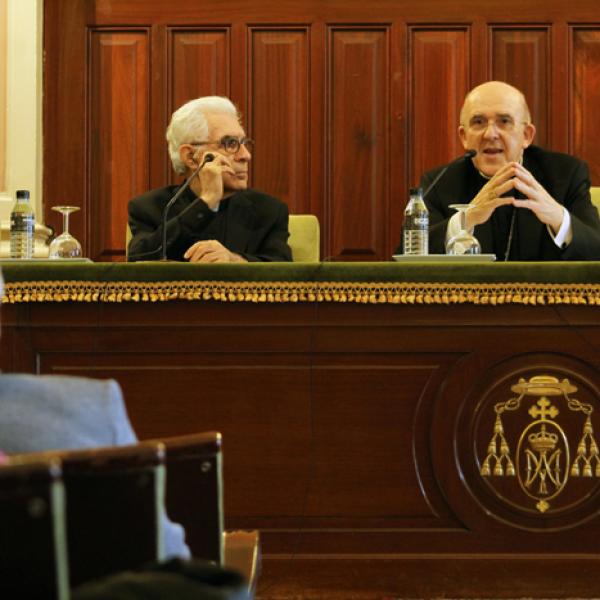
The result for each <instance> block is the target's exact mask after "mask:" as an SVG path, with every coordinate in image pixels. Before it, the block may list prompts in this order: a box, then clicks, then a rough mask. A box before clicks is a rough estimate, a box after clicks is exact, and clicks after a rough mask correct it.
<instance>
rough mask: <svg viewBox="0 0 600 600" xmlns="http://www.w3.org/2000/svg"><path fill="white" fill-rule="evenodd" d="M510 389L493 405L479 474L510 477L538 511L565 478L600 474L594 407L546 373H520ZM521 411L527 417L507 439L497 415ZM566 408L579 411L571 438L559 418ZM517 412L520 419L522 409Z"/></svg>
mask: <svg viewBox="0 0 600 600" xmlns="http://www.w3.org/2000/svg"><path fill="white" fill-rule="evenodd" d="M511 391H512V392H514V393H515V394H516V397H513V398H510V399H509V400H506V401H503V402H498V403H496V404H495V405H494V411H495V413H496V418H495V421H494V427H493V432H492V436H491V439H490V442H489V444H488V447H487V455H486V456H485V457H484V458H483V461H482V463H481V468H480V474H481V476H482V477H485V478H496V477H515V479H516V482H518V485H519V486H520V488H521V489H522V491H523V492H524V493H525V494H526V495H527V496H528V497H529V498H531V500H532V502H533V503H535V507H536V508H537V510H538V511H540V512H542V513H544V512H546V511H547V510H548V509H549V508H550V506H551V502H552V500H553V499H555V498H557V497H558V496H559V495H560V494H562V493H563V492H564V491H565V489H566V488H567V486H568V485H569V479H570V478H572V477H573V478H574V477H598V478H600V456H599V451H598V444H597V443H596V440H595V438H594V430H593V426H592V413H593V410H594V409H593V407H592V406H591V405H590V404H586V403H584V402H580V401H579V400H577V399H576V398H574V397H573V394H575V393H576V392H577V388H576V387H575V386H574V385H572V384H571V383H570V382H569V380H568V379H562V380H559V379H558V378H556V377H552V376H550V375H537V376H534V377H531V378H530V379H529V380H526V379H523V378H521V379H519V381H518V383H516V384H515V385H513V386H511ZM523 411H525V412H526V414H528V415H529V419H528V420H527V421H526V424H525V425H524V426H522V429H521V431H520V432H519V433H518V435H516V436H514V437H513V439H509V437H508V436H507V435H506V433H505V423H504V421H503V419H504V420H507V419H509V418H511V416H515V417H516V416H517V415H518V413H520V412H523ZM566 411H570V412H571V413H577V414H580V415H581V428H580V431H581V433H580V434H577V439H570V438H569V435H568V434H567V432H566V429H565V427H564V426H563V423H562V421H561V417H563V416H564V415H565V413H566V414H568V413H567V412H566ZM511 413H512V415H511ZM519 417H520V419H521V420H522V419H523V415H522V414H521V415H519ZM512 429H513V430H514V428H512ZM573 437H574V436H573V435H571V438H573Z"/></svg>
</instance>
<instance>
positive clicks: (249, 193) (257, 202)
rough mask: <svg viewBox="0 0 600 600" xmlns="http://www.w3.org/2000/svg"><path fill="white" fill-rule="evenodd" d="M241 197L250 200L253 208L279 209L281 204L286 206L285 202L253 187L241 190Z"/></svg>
mask: <svg viewBox="0 0 600 600" xmlns="http://www.w3.org/2000/svg"><path fill="white" fill-rule="evenodd" d="M242 197H243V198H244V199H245V200H247V201H248V202H250V203H251V204H252V205H253V206H254V207H255V208H257V209H259V210H260V209H263V210H279V209H280V208H281V207H282V206H287V205H286V203H285V202H283V201H281V200H279V198H275V196H271V195H270V194H266V193H265V192H260V191H258V190H254V189H251V188H250V189H247V190H244V191H243V192H242Z"/></svg>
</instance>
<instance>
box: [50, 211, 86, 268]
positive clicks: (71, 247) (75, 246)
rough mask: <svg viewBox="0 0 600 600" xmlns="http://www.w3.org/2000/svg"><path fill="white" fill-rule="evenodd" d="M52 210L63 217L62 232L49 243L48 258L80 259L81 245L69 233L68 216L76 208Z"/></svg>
mask: <svg viewBox="0 0 600 600" xmlns="http://www.w3.org/2000/svg"><path fill="white" fill-rule="evenodd" d="M52 210H55V211H56V212H59V213H60V214H61V215H62V217H63V232H62V233H61V234H60V235H59V236H58V237H55V238H54V239H53V240H52V242H51V243H50V252H49V255H48V256H49V257H50V258H80V257H81V244H80V243H79V242H78V241H77V240H76V239H75V238H74V237H73V236H72V235H71V234H70V233H69V215H70V214H71V213H72V212H75V211H76V210H79V207H78V206H53V207H52Z"/></svg>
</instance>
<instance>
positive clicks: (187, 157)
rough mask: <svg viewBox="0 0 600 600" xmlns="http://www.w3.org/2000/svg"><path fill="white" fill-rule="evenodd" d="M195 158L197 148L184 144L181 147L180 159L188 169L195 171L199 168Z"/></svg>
mask: <svg viewBox="0 0 600 600" xmlns="http://www.w3.org/2000/svg"><path fill="white" fill-rule="evenodd" d="M195 156H196V147H195V146H192V145H191V144H182V145H181V146H179V159H180V160H181V162H182V163H183V164H184V165H185V166H186V167H187V168H188V169H195V168H196V167H197V166H198V163H197V162H196V159H195Z"/></svg>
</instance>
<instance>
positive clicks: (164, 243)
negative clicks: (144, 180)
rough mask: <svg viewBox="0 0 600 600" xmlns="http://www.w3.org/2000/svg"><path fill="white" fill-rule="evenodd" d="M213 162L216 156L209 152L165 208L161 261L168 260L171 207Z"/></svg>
mask: <svg viewBox="0 0 600 600" xmlns="http://www.w3.org/2000/svg"><path fill="white" fill-rule="evenodd" d="M213 160H215V155H214V154H211V153H210V152H207V153H206V154H205V155H204V158H203V159H202V162H201V163H200V164H199V165H198V166H197V167H196V170H195V171H194V172H193V173H192V174H191V175H190V176H189V177H188V178H187V179H186V180H185V182H184V183H183V185H182V186H181V187H180V188H179V189H178V190H177V192H176V193H175V195H174V196H173V197H172V198H171V199H170V200H169V201H168V202H167V204H166V205H165V208H164V210H163V218H162V227H163V231H162V234H163V235H162V246H161V257H160V260H167V216H168V214H169V209H170V208H171V206H173V204H175V202H177V200H178V198H179V197H180V196H181V194H183V192H185V190H187V189H188V187H190V183H192V181H193V180H194V177H196V176H197V175H198V173H200V171H202V169H203V168H204V165H205V164H206V163H209V162H212V161H213Z"/></svg>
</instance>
